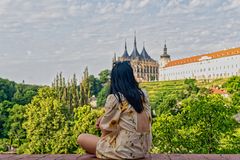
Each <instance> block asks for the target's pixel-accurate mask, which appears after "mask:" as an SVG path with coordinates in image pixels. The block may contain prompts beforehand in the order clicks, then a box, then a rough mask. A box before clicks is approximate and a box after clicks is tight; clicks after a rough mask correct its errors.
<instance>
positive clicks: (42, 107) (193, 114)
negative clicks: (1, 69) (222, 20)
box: [0, 70, 240, 153]
mask: <svg viewBox="0 0 240 160" xmlns="http://www.w3.org/2000/svg"><path fill="white" fill-rule="evenodd" d="M84 75H85V76H84V77H83V78H82V81H81V83H80V84H79V85H78V84H77V78H76V76H75V75H74V76H73V79H72V80H70V81H69V82H67V83H66V82H65V78H64V77H63V76H62V75H61V74H58V75H57V76H56V78H55V80H54V83H53V85H52V87H41V88H40V89H37V88H38V87H36V86H29V85H25V84H16V83H14V82H10V81H7V80H2V81H0V85H1V88H0V98H1V101H0V115H1V117H0V127H1V131H0V136H1V137H0V152H1V151H7V150H8V149H9V147H14V148H17V152H18V153H84V151H83V150H82V149H81V148H80V147H79V146H78V145H77V144H76V139H77V136H78V135H79V134H80V133H91V134H95V135H100V132H99V130H96V128H95V122H96V119H97V118H98V117H100V116H101V115H102V114H103V109H102V108H100V107H99V108H97V109H93V108H92V107H90V106H89V105H88V100H89V97H91V96H92V95H95V96H97V101H98V106H103V105H104V103H105V100H106V96H107V94H108V90H109V72H108V71H103V72H101V74H99V76H100V77H99V78H95V77H94V76H92V75H90V76H88V73H87V71H86V70H85V74H84ZM199 84H200V82H198V81H196V80H193V79H187V80H185V81H167V82H150V83H143V84H141V86H142V88H145V89H146V90H147V91H148V93H149V97H150V102H151V105H152V108H153V113H154V115H155V117H154V118H153V124H152V133H153V148H152V150H151V152H153V153H240V149H239V148H240V126H239V123H238V122H240V114H238V113H239V110H240V104H239V100H240V77H232V78H230V79H229V80H227V82H226V83H224V84H223V85H222V84H219V86H217V87H219V88H221V87H222V88H221V89H225V90H227V91H228V93H229V96H228V97H225V96H222V95H219V94H212V93H211V90H210V88H209V87H205V86H204V85H199ZM37 90H38V91H37Z"/></svg>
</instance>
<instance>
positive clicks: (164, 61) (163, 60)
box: [159, 41, 171, 68]
mask: <svg viewBox="0 0 240 160" xmlns="http://www.w3.org/2000/svg"><path fill="white" fill-rule="evenodd" d="M170 61H171V58H170V55H168V54H167V45H166V41H165V44H164V49H163V54H162V55H160V63H159V67H160V68H163V67H164V66H165V65H166V64H167V63H168V62H170Z"/></svg>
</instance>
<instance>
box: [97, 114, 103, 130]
mask: <svg viewBox="0 0 240 160" xmlns="http://www.w3.org/2000/svg"><path fill="white" fill-rule="evenodd" d="M101 119H102V116H101V117H99V118H98V119H97V121H96V128H97V129H100V126H99V125H100V121H101Z"/></svg>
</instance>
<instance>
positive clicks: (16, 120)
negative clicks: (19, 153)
mask: <svg viewBox="0 0 240 160" xmlns="http://www.w3.org/2000/svg"><path fill="white" fill-rule="evenodd" d="M25 108H26V107H25V106H21V105H18V104H15V105H14V106H13V108H11V109H9V117H8V124H9V128H10V129H9V131H8V137H9V139H10V145H13V146H14V147H19V146H20V145H21V144H23V142H24V140H25V138H26V131H25V129H23V128H22V124H23V122H24V121H25V118H24V114H25Z"/></svg>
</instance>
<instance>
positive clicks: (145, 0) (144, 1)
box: [138, 0, 150, 8]
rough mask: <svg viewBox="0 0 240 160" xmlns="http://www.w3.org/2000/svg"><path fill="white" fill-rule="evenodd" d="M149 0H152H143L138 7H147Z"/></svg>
mask: <svg viewBox="0 0 240 160" xmlns="http://www.w3.org/2000/svg"><path fill="white" fill-rule="evenodd" d="M149 2H150V0H141V2H140V3H139V4H138V7H140V8H143V7H145V6H146V5H147V4H148V3H149Z"/></svg>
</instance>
